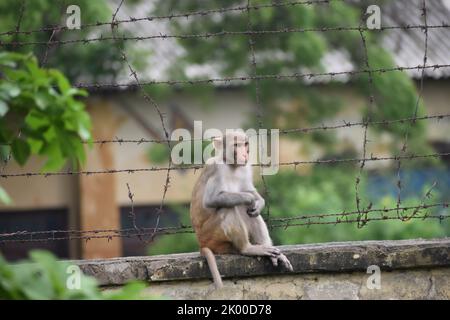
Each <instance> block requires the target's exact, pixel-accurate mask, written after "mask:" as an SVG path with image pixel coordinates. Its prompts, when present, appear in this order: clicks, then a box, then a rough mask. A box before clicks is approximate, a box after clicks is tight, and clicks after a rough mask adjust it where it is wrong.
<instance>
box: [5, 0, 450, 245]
mask: <svg viewBox="0 0 450 320" xmlns="http://www.w3.org/2000/svg"><path fill="white" fill-rule="evenodd" d="M343 1H344V0H315V1H290V2H276V3H270V4H262V5H252V4H251V1H250V0H247V4H246V5H241V6H234V7H227V8H218V9H209V10H199V11H191V12H182V13H173V14H169V15H160V16H146V17H139V18H134V17H130V18H129V19H122V20H120V19H117V15H118V13H119V11H120V10H121V8H122V6H123V4H124V2H125V0H121V1H120V3H119V5H118V6H117V8H116V10H115V11H114V14H113V16H112V19H111V21H103V22H96V23H90V24H84V25H82V26H81V29H86V28H95V27H101V26H108V27H109V28H110V30H111V34H112V36H111V37H103V36H100V37H94V38H85V39H70V40H54V35H55V34H56V33H58V32H61V31H64V30H67V27H66V26H63V25H54V26H44V27H42V28H40V29H36V30H22V29H21V21H22V18H23V14H24V11H25V8H26V4H25V1H22V2H21V7H20V12H19V19H18V23H17V26H16V28H15V29H14V30H10V31H4V32H0V37H6V36H11V37H13V36H17V35H24V36H27V35H32V34H35V33H40V32H45V33H49V32H51V36H50V38H49V40H48V41H17V40H13V41H3V40H1V38H0V45H1V46H12V47H13V48H16V47H22V46H45V48H46V49H45V53H44V55H43V58H42V61H41V64H42V65H45V64H46V63H47V61H48V53H49V50H50V48H51V47H54V46H63V45H88V44H89V43H93V42H99V41H111V42H112V43H113V44H115V45H117V46H120V53H121V59H122V60H123V62H124V64H125V66H126V68H127V69H128V71H129V76H130V78H131V80H132V81H131V82H126V83H76V84H75V85H74V86H75V87H77V88H84V89H90V90H101V89H104V88H113V89H121V88H126V89H133V88H135V89H137V90H138V91H139V92H140V93H141V94H142V96H143V98H144V100H145V101H146V102H147V103H148V104H149V105H151V106H152V107H153V108H154V109H155V111H156V112H157V114H158V116H159V121H160V124H161V128H162V131H163V133H164V138H163V139H148V138H144V137H141V138H135V139H122V138H115V139H105V140H94V141H85V142H84V143H89V144H90V143H94V144H99V145H103V144H117V145H122V144H129V143H131V144H136V145H141V144H144V143H160V144H165V145H166V146H167V148H168V150H169V151H171V150H172V147H173V146H174V144H175V143H177V141H172V140H170V134H169V130H168V128H167V125H166V123H165V114H164V113H163V112H162V111H161V108H160V106H159V105H158V103H157V102H156V101H155V100H154V99H153V98H152V97H151V96H150V95H149V94H148V93H147V92H146V91H145V90H144V86H148V85H169V86H175V87H178V86H184V85H199V84H214V83H225V84H229V83H232V82H244V83H251V82H253V83H254V84H255V97H256V101H255V104H256V117H257V121H258V127H259V128H260V129H261V128H262V127H263V122H262V117H263V112H264V110H263V108H262V103H261V93H260V90H261V88H260V84H259V83H260V81H264V80H274V81H279V80H292V81H297V80H300V79H313V78H316V77H329V79H330V80H333V79H334V78H335V77H337V76H340V75H348V76H355V75H360V74H367V75H368V81H369V97H368V98H369V112H368V116H367V117H365V118H364V119H363V120H362V121H358V122H347V121H345V120H343V121H342V124H337V125H319V126H312V127H303V128H291V129H280V134H281V135H290V134H310V133H313V132H317V131H319V132H325V131H332V130H339V129H347V128H350V127H361V128H362V129H363V140H362V149H363V152H362V157H360V158H358V157H354V158H331V159H312V160H296V161H289V162H280V163H278V165H280V166H289V167H293V168H294V169H295V170H296V169H297V167H298V166H301V165H307V164H308V165H326V164H337V163H355V164H359V170H358V172H357V176H356V177H355V205H356V210H354V211H348V212H346V211H342V212H333V213H302V214H298V215H293V216H286V217H272V216H271V215H270V204H268V206H267V214H266V216H265V219H266V221H267V223H268V225H269V227H270V228H284V229H285V228H289V227H294V226H305V227H310V226H313V225H338V224H346V223H347V224H356V226H357V227H358V228H362V227H364V226H365V225H367V224H368V222H370V221H385V220H386V221H387V220H397V221H410V220H438V221H440V222H441V221H443V220H445V219H447V218H448V217H449V216H450V215H449V214H447V213H445V214H444V213H439V214H432V213H431V212H430V210H432V209H443V210H442V211H444V210H445V211H446V212H447V211H448V207H449V203H446V202H439V203H433V204H427V203H426V202H427V200H428V199H429V198H430V196H431V193H432V190H433V189H434V188H435V187H436V185H437V182H436V181H435V182H434V183H433V184H432V186H431V187H430V188H429V190H428V191H427V192H426V193H425V194H424V195H423V197H422V199H421V200H420V203H418V204H417V205H414V206H403V205H402V196H401V193H402V187H403V185H402V179H401V166H402V164H401V163H402V161H412V160H415V159H425V158H442V157H448V156H450V152H447V153H445V152H441V153H430V154H414V153H412V152H407V143H408V137H409V134H410V129H411V128H412V126H413V125H415V124H416V123H417V122H418V121H441V120H443V119H448V118H449V117H450V114H438V115H425V116H418V107H419V104H420V101H421V99H423V87H424V86H423V83H424V77H425V70H427V69H432V70H437V69H442V68H448V67H450V63H449V64H435V65H428V64H427V55H428V30H429V29H440V28H449V24H448V23H445V22H442V24H440V25H428V23H427V6H426V0H421V1H422V3H421V8H420V11H421V17H422V20H423V24H415V25H398V26H382V27H381V28H380V29H377V30H372V29H369V28H367V27H364V26H363V24H364V23H363V22H364V21H365V18H366V16H365V15H363V16H362V18H361V23H360V25H359V26H354V27H320V28H283V29H279V30H253V25H252V20H251V12H252V11H255V10H259V9H264V8H279V7H289V6H299V5H305V6H312V5H326V4H329V3H330V2H343ZM229 12H234V13H236V12H238V13H241V14H245V13H246V14H247V30H243V31H221V32H216V33H203V34H157V35H149V36H124V35H119V33H118V28H119V26H121V25H123V24H131V23H136V22H139V21H149V22H152V21H156V20H168V21H170V20H172V19H189V18H191V17H202V16H207V15H212V14H226V13H229ZM395 29H403V30H411V29H419V30H422V31H423V33H424V56H423V63H422V64H421V65H417V66H414V67H411V66H395V67H391V68H371V66H370V61H369V55H368V51H367V45H366V35H365V33H367V32H378V31H383V30H395ZM330 31H335V32H351V31H354V32H358V33H359V35H360V38H361V47H362V51H363V54H364V59H363V60H364V65H365V67H364V69H360V70H348V71H340V72H320V73H292V74H258V69H257V59H256V54H255V43H256V41H257V40H256V38H257V37H258V36H261V35H277V34H281V33H299V34H302V33H305V32H330ZM223 36H247V37H248V43H249V55H250V67H251V74H250V75H247V76H239V77H222V78H208V79H194V80H186V79H180V80H147V81H142V80H141V79H140V77H139V76H138V74H137V71H136V69H135V68H134V67H133V65H132V64H131V63H130V61H129V59H128V56H127V53H126V51H125V47H123V46H122V45H121V43H124V42H125V41H136V42H140V41H145V40H150V39H169V38H174V39H190V38H198V39H208V38H211V37H223ZM411 70H418V71H420V72H421V75H420V82H419V83H420V84H419V89H418V97H417V101H416V105H415V106H414V113H413V114H412V116H411V117H408V118H401V119H383V120H376V121H375V120H373V119H372V117H371V113H372V111H373V108H374V103H375V99H376V97H375V94H374V88H373V75H374V74H384V73H388V72H402V71H411ZM397 124H408V125H409V126H408V127H407V130H406V133H405V137H404V140H403V147H402V148H401V151H400V153H399V154H397V155H392V156H383V157H381V156H374V155H373V154H371V155H370V156H368V150H367V144H368V142H369V139H368V128H369V127H375V126H380V127H389V126H393V125H397ZM257 134H259V133H257ZM18 135H20V132H19V133H18ZM198 140H202V141H203V140H204V139H189V140H184V142H186V141H198ZM10 158H11V154H9V156H8V159H6V160H5V162H4V163H3V166H2V167H1V168H0V178H1V179H8V178H17V177H27V178H33V177H37V176H40V177H44V178H50V177H52V176H61V175H64V176H66V175H78V176H90V175H100V174H118V173H125V174H139V173H143V172H159V171H163V172H166V178H165V183H164V186H163V194H162V197H161V202H160V205H159V208H158V210H157V219H156V223H155V225H154V226H152V227H142V226H138V225H137V222H136V221H137V220H136V214H135V212H134V194H133V193H132V190H131V187H130V185H129V184H128V183H127V185H126V186H127V192H128V198H129V200H130V203H131V210H130V218H131V220H132V228H127V229H120V230H116V229H98V230H47V231H26V230H21V231H15V232H10V233H1V234H0V244H5V243H16V242H23V243H27V242H47V241H58V240H84V241H89V240H92V239H107V240H108V241H109V240H112V239H114V238H128V237H138V238H139V239H141V240H142V241H145V242H146V243H147V242H150V241H152V240H153V239H154V237H155V236H158V235H165V234H180V233H192V232H193V230H192V228H191V227H190V226H185V225H178V226H171V227H160V226H159V223H160V217H161V215H162V214H164V207H165V202H166V195H167V191H168V188H169V186H170V182H171V172H173V171H177V170H194V171H196V170H199V169H201V168H202V167H203V165H184V166H182V167H177V166H174V165H173V163H172V161H171V159H170V157H169V163H168V165H167V166H165V167H163V166H158V167H145V168H124V169H106V170H67V171H59V172H45V173H42V172H12V173H6V172H5V168H6V166H7V164H8V162H9V161H10ZM370 161H394V162H395V163H396V174H397V183H396V188H397V202H396V205H395V207H393V208H372V203H369V204H368V205H367V206H365V207H364V206H362V200H363V199H362V197H361V195H360V184H361V179H362V175H363V170H364V168H365V165H366V163H367V162H370ZM255 166H258V167H260V168H262V167H263V166H264V165H262V164H260V163H258V164H255ZM262 182H263V186H264V195H265V197H268V195H269V188H270V186H269V185H268V183H266V181H265V180H264V176H262Z"/></svg>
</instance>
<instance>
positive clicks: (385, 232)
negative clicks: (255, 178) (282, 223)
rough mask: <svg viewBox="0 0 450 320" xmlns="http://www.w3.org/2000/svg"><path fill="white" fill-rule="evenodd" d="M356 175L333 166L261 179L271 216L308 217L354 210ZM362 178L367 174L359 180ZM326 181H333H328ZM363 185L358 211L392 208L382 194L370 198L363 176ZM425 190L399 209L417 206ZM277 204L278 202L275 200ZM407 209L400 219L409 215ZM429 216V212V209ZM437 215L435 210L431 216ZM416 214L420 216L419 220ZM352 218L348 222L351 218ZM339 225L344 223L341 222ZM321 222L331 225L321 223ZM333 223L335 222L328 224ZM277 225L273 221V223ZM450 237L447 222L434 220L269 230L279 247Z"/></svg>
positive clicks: (392, 201) (390, 197)
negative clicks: (309, 215) (265, 189)
mask: <svg viewBox="0 0 450 320" xmlns="http://www.w3.org/2000/svg"><path fill="white" fill-rule="evenodd" d="M356 175H357V171H356V170H355V169H353V168H352V167H347V166H336V167H324V166H319V167H315V168H313V170H312V171H311V172H310V174H308V175H299V174H297V173H295V172H292V171H281V172H279V173H278V174H277V175H274V176H270V177H268V178H267V179H266V182H267V184H268V185H269V186H270V194H269V195H270V196H269V199H268V201H269V202H270V204H271V205H270V216H271V217H272V218H276V217H289V216H299V215H302V216H303V215H308V214H321V213H334V212H342V211H347V212H349V211H355V210H356V206H355V190H354V181H355V176H356ZM363 176H364V177H365V176H366V175H363ZM329 177H333V178H332V179H330V178H329ZM364 181H365V182H366V183H365V185H363V186H362V188H361V191H360V197H361V198H362V199H363V203H362V207H364V208H365V207H367V206H368V204H369V202H372V208H395V207H396V202H397V199H396V197H395V196H394V195H392V194H390V193H388V192H385V193H382V194H381V195H379V196H377V197H374V196H372V195H371V192H369V191H368V190H367V189H368V185H367V177H365V179H364ZM429 187H430V186H425V187H424V188H423V190H421V192H419V193H418V195H417V196H415V197H414V196H408V197H406V198H404V199H402V206H415V205H420V204H421V201H422V198H421V195H422V194H425V193H426V191H428V189H429ZM434 195H435V196H434V198H433V203H434V202H439V197H440V195H438V194H437V193H436V192H434ZM277 199H278V201H276V200H277ZM280 199H281V200H280ZM412 211H413V210H409V211H408V212H407V213H406V214H405V215H411V214H412ZM431 211H432V210H431ZM430 213H434V214H436V213H437V211H436V210H434V212H430ZM423 214H424V212H422V211H421V212H420V213H419V215H423ZM388 215H389V216H396V212H390V213H389V214H388ZM369 217H380V213H377V212H375V213H369ZM355 218H356V216H351V217H349V219H355ZM341 220H345V218H343V217H341ZM312 221H318V220H317V218H314V219H312ZM321 221H330V220H329V219H328V220H327V219H322V220H321ZM331 221H335V219H333V220H331ZM306 222H307V220H297V221H293V222H292V223H293V224H294V223H306ZM274 224H276V222H274ZM449 232H450V222H449V221H448V220H444V221H442V223H439V221H437V220H434V219H433V220H431V219H429V220H414V219H412V220H410V221H407V222H402V221H399V220H386V221H369V222H368V224H367V225H365V226H364V227H363V228H360V229H359V228H357V226H356V223H343V224H337V225H334V224H330V225H312V226H310V227H307V226H299V227H295V226H294V227H289V228H287V229H284V228H274V229H273V230H272V232H271V233H272V235H273V238H274V241H275V242H276V243H278V244H295V243H309V242H327V241H344V240H345V241H350V240H369V239H372V240H376V239H391V240H396V239H408V238H418V237H424V238H432V237H442V236H445V235H446V234H448V233H449Z"/></svg>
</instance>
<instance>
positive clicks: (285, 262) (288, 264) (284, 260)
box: [270, 253, 294, 272]
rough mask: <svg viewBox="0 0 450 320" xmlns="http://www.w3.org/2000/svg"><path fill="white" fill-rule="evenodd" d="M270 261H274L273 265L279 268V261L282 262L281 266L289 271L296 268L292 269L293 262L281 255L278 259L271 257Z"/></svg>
mask: <svg viewBox="0 0 450 320" xmlns="http://www.w3.org/2000/svg"><path fill="white" fill-rule="evenodd" d="M270 260H272V264H273V265H274V266H275V267H277V266H278V260H280V262H281V264H282V265H283V267H285V268H286V269H288V270H289V271H291V272H292V271H294V268H292V264H291V262H290V261H289V260H288V258H287V257H286V256H285V255H284V254H282V253H280V254H279V255H278V256H277V257H270Z"/></svg>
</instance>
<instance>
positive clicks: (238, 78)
mask: <svg viewBox="0 0 450 320" xmlns="http://www.w3.org/2000/svg"><path fill="white" fill-rule="evenodd" d="M449 67H450V64H434V65H429V66H425V67H424V66H422V65H417V66H409V67H408V66H396V67H390V68H376V69H370V70H368V69H360V70H347V71H336V72H316V73H314V72H307V73H301V72H295V73H290V74H263V75H254V76H235V77H223V78H208V79H184V80H148V81H141V82H140V85H141V86H147V85H170V86H176V85H197V84H212V83H221V82H223V83H230V82H233V81H254V80H284V79H300V78H307V79H313V78H316V77H330V78H331V79H332V78H334V77H337V76H343V75H349V76H355V75H358V74H364V73H369V72H371V73H386V72H394V71H408V70H419V71H420V70H422V69H433V70H438V69H442V68H449ZM137 86H138V85H137V84H136V83H76V84H74V87H76V88H80V89H97V90H98V89H102V88H111V89H120V88H128V89H132V88H133V87H137Z"/></svg>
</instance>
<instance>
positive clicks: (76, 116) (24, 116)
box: [0, 52, 91, 170]
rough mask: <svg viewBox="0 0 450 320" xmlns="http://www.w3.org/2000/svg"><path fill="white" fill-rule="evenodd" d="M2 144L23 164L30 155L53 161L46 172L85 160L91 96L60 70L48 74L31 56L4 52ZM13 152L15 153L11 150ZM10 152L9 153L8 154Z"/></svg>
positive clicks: (0, 86)
mask: <svg viewBox="0 0 450 320" xmlns="http://www.w3.org/2000/svg"><path fill="white" fill-rule="evenodd" d="M0 72H1V74H2V75H3V77H2V78H0V143H2V144H3V145H4V152H5V151H6V152H9V151H10V152H11V153H12V156H13V157H14V159H15V160H16V161H17V162H18V163H19V164H20V165H24V164H25V162H26V161H27V160H28V158H29V157H30V155H31V154H39V155H45V156H47V157H48V160H47V162H46V163H45V165H44V167H43V170H58V169H60V168H61V167H62V166H63V165H64V164H65V162H66V159H69V160H71V162H72V165H73V166H74V167H76V166H77V165H78V163H79V162H81V163H83V162H84V161H85V158H86V155H85V150H84V146H83V140H89V139H91V133H90V130H91V122H90V118H89V115H88V114H87V112H86V111H85V110H84V104H83V103H82V102H80V101H78V100H77V98H78V97H85V96H86V95H87V92H86V91H84V90H80V89H76V88H73V87H71V85H70V83H69V81H68V80H67V79H66V77H65V76H64V75H63V74H62V73H61V72H59V71H58V70H55V69H43V68H40V67H39V66H38V64H37V61H36V58H35V57H34V56H32V55H30V54H28V55H22V54H19V53H11V52H1V53H0ZM9 148H10V149H9ZM8 149H9V150H8Z"/></svg>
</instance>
